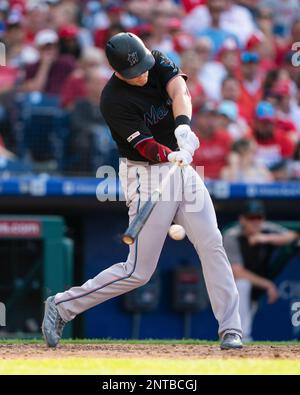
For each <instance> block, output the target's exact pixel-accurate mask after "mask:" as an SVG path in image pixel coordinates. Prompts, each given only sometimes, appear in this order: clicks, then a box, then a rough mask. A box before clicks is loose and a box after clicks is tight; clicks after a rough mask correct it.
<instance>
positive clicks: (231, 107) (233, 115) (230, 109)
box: [218, 100, 238, 122]
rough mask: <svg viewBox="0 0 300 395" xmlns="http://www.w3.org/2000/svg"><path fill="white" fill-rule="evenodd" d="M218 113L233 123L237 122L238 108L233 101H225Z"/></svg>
mask: <svg viewBox="0 0 300 395" xmlns="http://www.w3.org/2000/svg"><path fill="white" fill-rule="evenodd" d="M218 112H219V114H221V115H224V116H225V117H227V118H228V119H229V120H231V121H232V122H235V121H236V120H237V116H238V108H237V105H236V104H235V103H234V102H233V101H231V100H224V101H222V102H221V103H220V105H219V108H218Z"/></svg>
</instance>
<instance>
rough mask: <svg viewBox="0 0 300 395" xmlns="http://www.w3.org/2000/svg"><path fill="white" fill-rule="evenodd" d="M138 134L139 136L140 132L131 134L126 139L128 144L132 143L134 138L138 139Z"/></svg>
mask: <svg viewBox="0 0 300 395" xmlns="http://www.w3.org/2000/svg"><path fill="white" fill-rule="evenodd" d="M140 134H141V133H140V132H134V133H132V134H131V135H130V136H129V137H128V138H127V141H128V143H130V141H132V140H133V139H135V138H136V137H138V136H139V135H140Z"/></svg>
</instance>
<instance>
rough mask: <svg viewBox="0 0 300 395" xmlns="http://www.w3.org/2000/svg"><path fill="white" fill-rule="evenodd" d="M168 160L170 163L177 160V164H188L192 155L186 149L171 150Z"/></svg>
mask: <svg viewBox="0 0 300 395" xmlns="http://www.w3.org/2000/svg"><path fill="white" fill-rule="evenodd" d="M168 160H169V162H172V163H176V162H178V165H179V166H188V165H189V164H190V163H191V162H192V160H193V157H192V155H191V154H190V153H189V152H188V151H186V150H184V149H181V150H179V151H174V152H171V153H170V154H169V155H168Z"/></svg>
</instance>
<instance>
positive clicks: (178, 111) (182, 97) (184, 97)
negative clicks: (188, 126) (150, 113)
mask: <svg viewBox="0 0 300 395" xmlns="http://www.w3.org/2000/svg"><path fill="white" fill-rule="evenodd" d="M172 110H173V115H174V119H176V118H177V117H178V116H179V115H185V116H187V117H188V118H189V119H191V118H192V101H191V96H190V93H189V91H188V88H187V87H186V90H185V91H184V92H178V93H176V94H175V95H174V97H173V102H172Z"/></svg>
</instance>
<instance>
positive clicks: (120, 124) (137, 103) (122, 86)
mask: <svg viewBox="0 0 300 395" xmlns="http://www.w3.org/2000/svg"><path fill="white" fill-rule="evenodd" d="M152 55H153V56H154V58H155V64H154V66H153V67H152V68H151V69H150V70H149V77H148V81H147V83H146V84H145V85H144V86H142V87H141V86H133V85H129V84H127V83H126V82H125V81H123V80H120V79H119V78H118V77H116V76H115V75H114V74H113V76H112V77H111V79H110V80H109V81H108V83H107V84H106V86H105V88H104V89H103V92H102V95H101V101H100V110H101V112H102V115H103V117H104V119H105V121H106V123H107V124H108V126H109V128H110V130H111V133H112V137H113V139H114V140H115V141H116V143H117V146H118V149H119V153H120V156H121V157H123V158H127V159H129V160H134V161H145V162H146V161H148V160H147V159H146V158H144V157H143V156H141V155H140V154H139V152H138V151H137V150H136V149H135V147H136V146H137V145H138V144H139V143H140V142H141V141H144V140H146V139H149V138H154V139H155V140H156V141H157V142H158V143H160V144H163V145H165V146H167V147H169V148H170V149H171V150H172V151H174V150H176V149H177V148H178V146H177V141H176V138H175V135H174V129H175V123H174V117H173V113H172V101H171V99H170V97H169V96H168V94H167V91H166V86H167V84H168V82H170V81H171V79H172V78H174V77H176V76H178V75H181V76H182V77H183V78H185V79H186V76H185V75H184V74H183V73H182V72H181V70H180V69H179V68H178V67H177V66H176V65H175V64H174V63H173V62H172V61H171V60H170V59H168V58H167V57H166V56H165V55H164V54H162V53H161V52H159V51H156V50H155V51H152Z"/></svg>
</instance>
